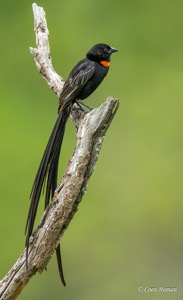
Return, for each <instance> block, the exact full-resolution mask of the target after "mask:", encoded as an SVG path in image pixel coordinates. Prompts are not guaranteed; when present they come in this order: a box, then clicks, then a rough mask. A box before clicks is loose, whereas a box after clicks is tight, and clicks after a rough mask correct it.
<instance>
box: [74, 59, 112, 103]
mask: <svg viewBox="0 0 183 300" xmlns="http://www.w3.org/2000/svg"><path fill="white" fill-rule="evenodd" d="M108 70H109V68H106V67H104V66H102V65H100V63H97V62H95V71H94V73H93V75H92V76H91V78H90V79H89V80H88V81H87V82H86V84H85V85H84V86H83V88H82V89H81V91H80V92H79V93H78V95H77V99H81V100H84V99H86V98H87V97H89V96H90V95H91V94H92V93H93V92H94V91H95V90H96V88H97V87H98V86H99V85H100V83H101V82H102V80H103V79H104V78H105V76H106V75H107V73H108Z"/></svg>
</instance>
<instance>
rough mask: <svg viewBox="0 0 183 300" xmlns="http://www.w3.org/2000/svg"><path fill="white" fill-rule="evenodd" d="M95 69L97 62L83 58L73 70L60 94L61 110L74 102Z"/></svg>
mask: <svg viewBox="0 0 183 300" xmlns="http://www.w3.org/2000/svg"><path fill="white" fill-rule="evenodd" d="M94 71H95V62H93V61H91V60H88V59H86V58H85V59H83V60H81V61H80V62H79V63H78V64H77V65H76V66H75V67H74V68H73V70H72V71H71V73H70V75H69V77H68V79H67V80H66V81H65V84H64V87H63V90H62V92H61V94H60V100H59V110H60V109H61V110H63V109H64V108H65V107H66V106H68V105H69V104H71V103H73V101H74V100H76V99H77V95H78V94H79V93H80V91H81V90H82V88H83V87H84V86H85V84H86V83H87V81H88V80H89V79H90V78H91V77H92V75H93V73H94Z"/></svg>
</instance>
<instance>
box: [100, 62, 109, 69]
mask: <svg viewBox="0 0 183 300" xmlns="http://www.w3.org/2000/svg"><path fill="white" fill-rule="evenodd" d="M100 64H101V65H102V66H104V67H106V68H108V67H109V66H110V62H109V61H107V60H101V61H100Z"/></svg>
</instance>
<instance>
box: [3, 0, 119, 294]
mask: <svg viewBox="0 0 183 300" xmlns="http://www.w3.org/2000/svg"><path fill="white" fill-rule="evenodd" d="M33 13H34V27H35V34H36V44H37V48H30V52H31V54H32V55H33V57H34V60H35V63H36V66H37V68H38V70H39V72H40V73H41V74H42V76H43V78H44V79H45V80H46V82H47V83H48V85H49V86H50V87H51V88H52V90H53V91H54V92H55V93H56V94H57V95H58V96H59V94H60V91H61V89H62V87H63V80H62V78H61V77H60V76H59V75H58V74H57V73H56V72H55V71H54V69H53V66H52V62H51V57H50V47H49V41H48V28H47V24H46V19H45V12H44V10H43V8H42V7H39V6H37V5H36V4H35V3H34V4H33ZM118 106H119V101H118V100H116V99H113V98H111V97H109V98H108V99H107V100H106V102H105V103H103V104H102V105H101V106H100V107H99V108H97V109H94V110H92V111H91V112H90V113H86V114H85V113H83V112H81V111H80V110H78V109H77V107H74V108H73V110H72V119H73V120H74V123H75V125H76V127H77V141H76V147H75V150H74V153H73V155H72V157H71V159H70V161H69V163H68V165H67V168H66V171H65V174H64V176H63V177H62V180H61V182H60V184H59V185H58V187H57V189H56V191H55V194H54V198H53V201H52V202H51V203H50V205H49V206H48V207H47V209H46V210H45V212H44V214H43V217H42V219H41V221H40V223H39V225H38V227H37V228H36V230H35V231H34V233H33V235H32V237H31V242H30V246H29V269H28V270H27V269H26V264H25V258H26V257H25V254H26V253H25V250H24V251H23V253H22V254H21V256H20V257H19V259H18V260H17V261H16V263H15V264H14V266H13V267H12V268H11V270H10V271H9V272H8V273H7V274H6V276H5V277H4V278H3V279H2V280H1V281H0V299H4V300H5V299H6V300H7V299H16V297H17V296H18V294H20V292H21V290H22V289H23V288H24V286H25V285H26V284H27V283H28V281H29V280H30V279H31V277H32V276H33V275H34V274H36V273H37V272H39V273H41V272H42V271H43V270H44V269H45V267H46V265H47V264H48V262H49V260H50V259H51V257H52V254H53V252H54V250H55V248H56V247H57V245H58V243H59V240H60V238H61V236H62V235H63V233H64V231H65V229H66V228H67V227H68V225H69V223H70V221H71V220H72V218H73V216H74V214H75V212H76V211H77V209H78V205H79V203H80V201H81V199H82V197H83V195H84V193H85V192H86V189H87V182H88V180H89V178H90V176H91V174H92V172H93V171H94V167H95V164H96V161H97V159H98V156H99V152H100V149H101V146H102V142H103V140H104V137H105V134H106V131H107V129H108V127H109V126H110V123H111V121H112V119H113V117H114V115H115V113H116V111H117V109H118Z"/></svg>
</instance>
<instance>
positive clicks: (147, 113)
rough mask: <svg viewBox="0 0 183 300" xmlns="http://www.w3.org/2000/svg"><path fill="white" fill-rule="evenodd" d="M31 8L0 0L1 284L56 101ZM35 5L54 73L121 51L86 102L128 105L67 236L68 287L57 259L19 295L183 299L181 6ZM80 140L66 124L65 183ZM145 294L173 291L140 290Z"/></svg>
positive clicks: (16, 248)
mask: <svg viewBox="0 0 183 300" xmlns="http://www.w3.org/2000/svg"><path fill="white" fill-rule="evenodd" d="M31 4H32V2H31V1H29V0H25V1H20V0H17V1H5V0H4V1H3V0H0V28H1V29H0V33H1V56H0V59H1V72H0V76H1V80H0V82H1V84H0V89H1V100H0V101H1V110H0V126H1V147H0V163H1V167H0V182H1V189H0V198H1V210H0V220H1V226H0V236H1V251H0V277H1V278H2V277H3V276H4V275H5V274H6V272H7V271H8V270H9V268H10V267H11V266H12V264H13V263H14V262H15V261H16V259H17V258H18V257H19V255H20V253H21V252H22V251H23V248H24V242H25V237H24V227H25V221H26V216H27V211H28V207H29V193H30V190H31V186H32V183H33V179H34V176H35V173H36V171H37V167H38V165H39V162H40V159H41V157H42V154H43V151H44V148H45V146H46V143H47V140H48V137H49V135H50V133H51V130H52V127H53V124H54V122H55V119H56V115H57V105H58V100H57V97H56V96H55V95H54V94H53V92H52V91H51V90H49V88H48V87H47V85H46V83H45V82H44V80H43V79H42V78H41V76H40V75H39V74H38V72H37V69H36V67H35V64H34V61H33V58H32V57H31V55H30V54H29V50H28V47H29V46H35V36H34V31H33V16H32V8H31ZM37 4H38V5H41V6H43V7H44V9H45V11H46V13H47V22H48V27H49V31H50V45H51V56H52V59H53V65H54V67H55V69H56V70H57V72H58V73H59V74H61V75H62V76H63V77H64V78H66V76H67V75H68V73H69V72H70V70H71V68H72V67H73V66H74V64H75V63H76V62H77V61H78V60H79V59H81V58H83V57H84V56H85V53H86V52H87V50H88V49H89V48H90V47H91V46H92V45H93V44H95V43H98V42H103V43H108V44H110V45H111V46H113V47H116V48H118V49H119V52H118V53H116V54H114V55H113V57H112V64H111V69H110V72H109V74H108V77H107V78H106V79H105V81H104V82H103V84H102V85H101V86H100V88H99V89H98V90H97V91H96V92H95V93H94V94H93V95H92V96H91V97H90V99H88V100H86V103H88V104H90V105H91V106H93V107H97V106H99V105H100V104H101V103H102V102H103V101H104V100H105V99H106V97H107V96H109V95H111V96H114V97H118V98H119V99H120V102H121V104H120V108H119V110H118V113H117V115H116V117H115V119H114V121H113V123H112V125H111V127H110V129H109V131H108V133H107V136H106V139H105V141H104V144H103V148H102V151H101V155H100V158H99V161H98V164H97V167H96V169H95V173H94V174H93V176H92V178H91V180H90V183H89V188H88V192H87V193H86V195H85V197H84V198H83V201H82V203H81V205H80V207H79V211H78V213H77V214H76V216H75V218H74V219H73V221H72V222H71V225H70V226H69V228H68V230H67V231H66V233H65V235H64V237H63V239H62V251H63V261H64V270H65V277H66V281H67V287H66V288H63V286H62V285H61V284H60V280H59V276H58V273H57V265H56V259H55V256H54V257H53V258H52V260H51V262H50V263H49V265H48V272H44V273H43V274H42V275H37V276H34V278H32V280H31V281H30V282H29V284H28V286H27V287H26V288H25V289H24V290H23V291H22V293H21V295H20V296H19V299H26V300H29V299H34V300H38V299H54V300H57V299H69V300H70V299H74V300H76V299H79V300H93V299H100V300H103V299H105V300H109V299H110V300H111V299H115V300H121V299H136V300H138V299H182V296H183V218H182V215H183V212H182V211H183V204H182V201H183V199H182V198H183V193H182V188H183V184H182V178H183V168H182V164H183V156H182V152H183V121H182V114H183V101H182V98H183V97H182V95H183V83H182V81H183V37H182V32H183V17H182V12H183V2H182V1H181V0H180V1H179V0H175V1H171V0H158V1H157V0H154V1H152V0H151V1H150V0H138V1H135V0H131V1H128V0H114V1H109V0H105V1H104V0H101V1H99V0H93V1H92V2H91V1H84V0H78V1H56V0H52V1H39V3H37ZM74 143H75V129H74V126H73V124H72V122H71V121H69V124H68V126H67V134H66V136H65V140H64V147H63V152H62V164H61V166H60V176H61V174H63V171H64V169H65V165H66V163H67V161H68V159H69V157H70V156H71V154H72V151H73V147H74ZM42 209H43V206H42V205H41V206H40V209H39V217H40V216H41V214H42ZM38 219H39V218H38ZM37 221H38V220H37ZM138 286H142V287H144V288H145V287H157V288H158V287H160V286H166V287H176V288H177V292H172V293H171V292H145V291H144V290H143V291H142V292H139V291H138Z"/></svg>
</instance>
